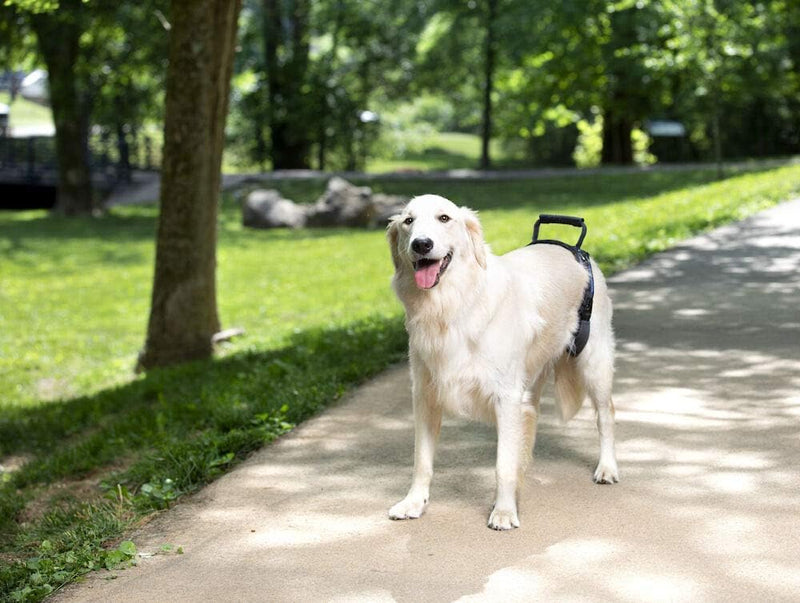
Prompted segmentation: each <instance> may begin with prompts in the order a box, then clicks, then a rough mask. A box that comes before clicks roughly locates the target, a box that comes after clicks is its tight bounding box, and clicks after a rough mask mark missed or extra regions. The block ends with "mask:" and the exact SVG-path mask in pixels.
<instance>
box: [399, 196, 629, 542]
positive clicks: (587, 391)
mask: <svg viewBox="0 0 800 603" xmlns="http://www.w3.org/2000/svg"><path fill="white" fill-rule="evenodd" d="M387 236H388V239H389V245H390V247H391V252H392V259H393V261H394V266H395V274H394V278H393V280H392V286H393V288H394V290H395V292H396V293H397V296H398V297H399V298H400V301H401V302H402V303H403V305H404V306H405V310H406V330H407V331H408V335H409V356H410V364H411V377H412V397H413V405H414V425H415V446H414V448H415V449H414V473H413V480H412V484H411V489H410V490H409V492H408V495H407V496H406V497H405V498H404V499H403V500H401V501H400V502H399V503H397V504H396V505H394V506H393V507H392V508H391V509H390V510H389V516H390V517H391V518H392V519H409V518H416V517H419V516H420V515H421V514H422V513H423V511H424V510H425V507H426V506H427V504H428V496H429V487H430V482H431V477H432V475H433V457H434V451H435V447H436V441H437V439H438V435H439V428H440V426H441V420H442V411H443V410H445V411H448V412H451V413H454V414H457V415H461V416H466V417H471V418H476V419H480V420H484V421H489V422H494V423H495V424H496V426H497V495H496V498H495V503H494V508H493V510H492V512H491V515H490V516H489V522H488V525H489V527H490V528H493V529H496V530H508V529H510V528H512V527H519V519H518V516H517V492H518V488H519V484H520V481H521V478H522V475H523V473H524V471H525V468H526V465H527V461H528V460H529V459H530V457H531V452H532V449H533V444H534V439H535V435H536V421H537V416H538V413H539V397H540V395H541V391H542V388H543V386H544V384H545V381H546V380H547V378H548V377H549V375H550V374H551V373H555V385H556V397H557V401H558V407H559V409H560V412H561V416H562V418H563V419H564V420H569V419H570V418H572V416H573V415H574V414H575V413H576V412H577V411H578V410H579V409H580V407H581V405H582V403H583V399H584V397H585V396H586V395H588V396H589V398H590V399H591V400H592V403H593V404H594V407H595V409H596V411H597V426H598V429H599V432H600V461H599V463H598V465H597V469H596V471H595V473H594V481H595V482H597V483H603V484H610V483H614V482H616V481H618V479H619V474H618V470H617V461H616V457H615V452H614V406H613V403H612V400H611V383H612V378H613V372H614V367H613V365H614V336H613V333H612V330H611V301H610V299H609V297H608V293H607V288H606V283H605V280H604V279H603V276H602V274H601V272H600V270H599V268H597V266H596V265H594V264H593V270H594V275H595V294H594V309H593V314H592V318H591V336H590V337H589V341H588V344H587V345H586V347H585V349H584V350H583V352H582V353H580V355H578V356H577V357H572V356H570V355H569V354H567V353H566V350H567V347H568V346H569V345H570V344H571V342H572V339H573V334H574V332H575V331H576V328H577V324H578V307H579V305H580V303H581V300H582V298H583V291H584V288H585V287H586V284H587V282H588V279H589V276H588V274H587V271H586V270H585V269H584V268H583V267H582V266H581V264H579V263H578V262H577V261H576V260H575V258H574V256H573V255H572V254H571V253H570V252H569V251H568V250H566V249H563V248H561V247H559V246H556V245H532V246H528V247H524V248H522V249H517V250H515V251H512V252H510V253H508V254H506V255H503V256H502V257H498V256H495V255H492V254H491V253H490V251H489V249H488V247H487V245H486V244H485V243H484V241H483V233H482V230H481V226H480V223H479V222H478V219H477V216H476V215H475V213H474V212H472V211H471V210H469V209H467V208H465V207H457V206H456V205H454V204H453V203H451V202H450V201H448V200H447V199H444V198H443V197H439V196H436V195H424V196H421V197H416V198H414V199H412V200H411V202H410V203H409V204H408V205H407V206H406V207H405V209H404V210H403V212H402V213H400V214H399V215H396V216H394V217H393V218H392V219H391V221H390V223H389V228H388V232H387Z"/></svg>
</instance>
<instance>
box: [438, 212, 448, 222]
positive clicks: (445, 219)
mask: <svg viewBox="0 0 800 603" xmlns="http://www.w3.org/2000/svg"><path fill="white" fill-rule="evenodd" d="M449 221H450V216H448V215H447V214H442V215H441V216H439V222H441V223H442V224H447V223H448V222H449Z"/></svg>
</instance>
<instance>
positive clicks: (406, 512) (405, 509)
mask: <svg viewBox="0 0 800 603" xmlns="http://www.w3.org/2000/svg"><path fill="white" fill-rule="evenodd" d="M427 506H428V499H427V498H417V497H411V496H406V497H405V498H404V499H403V500H401V501H400V502H399V503H397V504H396V505H394V506H393V507H392V508H391V509H389V518H390V519H417V518H418V517H419V516H420V515H422V513H423V512H424V511H425V507H427Z"/></svg>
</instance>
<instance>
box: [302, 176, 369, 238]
mask: <svg viewBox="0 0 800 603" xmlns="http://www.w3.org/2000/svg"><path fill="white" fill-rule="evenodd" d="M370 197H372V190H371V189H370V188H369V187H367V186H355V185H353V184H351V183H349V182H348V181H347V180H345V179H344V178H339V177H338V176H334V177H333V178H331V179H330V180H328V186H327V187H326V189H325V192H324V193H322V196H321V197H320V198H319V199H317V202H316V203H315V204H314V205H312V206H311V207H310V208H309V212H308V225H309V226H351V227H361V228H364V227H366V226H367V224H368V223H369V211H370Z"/></svg>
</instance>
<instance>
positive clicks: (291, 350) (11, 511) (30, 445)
mask: <svg viewBox="0 0 800 603" xmlns="http://www.w3.org/2000/svg"><path fill="white" fill-rule="evenodd" d="M405 354H406V336H405V331H404V329H403V326H402V321H401V320H400V319H399V318H385V317H376V318H372V319H366V320H363V321H360V322H357V323H354V324H351V325H348V326H346V327H340V328H332V329H316V330H309V331H305V332H302V333H298V334H296V335H294V336H293V337H292V338H291V340H290V341H289V343H288V345H287V346H285V347H283V348H280V349H275V350H267V351H264V352H248V353H242V354H237V355H235V356H231V357H229V358H224V359H221V360H212V361H206V362H195V363H190V364H187V365H182V366H178V367H175V368H167V369H161V370H156V371H153V372H151V373H148V374H147V375H146V376H145V377H143V378H141V379H138V380H136V381H134V382H132V383H130V384H128V385H125V386H122V387H118V388H114V389H110V390H106V391H103V392H100V393H97V394H95V395H92V396H88V397H81V398H76V399H73V400H67V401H64V402H61V403H58V404H43V405H40V406H37V407H34V408H23V409H6V410H3V412H2V415H0V446H2V448H0V454H2V456H7V455H28V456H30V458H31V459H32V460H30V461H29V462H28V463H27V464H25V465H24V466H23V467H22V468H21V469H20V470H19V471H17V472H16V473H14V474H12V475H11V476H10V478H11V479H10V480H8V481H6V482H5V483H3V484H2V488H0V506H2V507H3V508H2V509H0V511H2V513H0V516H2V517H4V518H6V519H11V518H13V517H14V515H15V514H16V512H18V511H19V509H20V508H21V505H24V499H25V497H24V496H18V493H19V492H18V490H23V489H25V488H29V487H32V486H35V485H37V484H48V483H52V482H55V481H58V480H63V479H72V478H80V477H82V476H85V475H87V474H89V473H91V472H94V471H96V470H98V469H101V468H103V467H109V466H112V465H114V464H115V463H118V462H120V461H121V460H122V459H126V458H127V459H129V458H131V456H134V457H135V458H136V459H137V460H136V461H134V462H133V463H132V464H131V465H130V466H129V467H128V468H126V469H125V470H124V471H123V473H122V474H120V475H118V476H117V477H116V478H115V479H117V480H118V481H119V482H120V483H123V484H124V485H126V487H128V488H129V489H131V491H134V490H135V489H137V488H138V487H139V486H141V484H142V483H144V482H146V481H152V480H153V479H156V480H159V479H167V478H169V479H172V480H174V483H175V484H176V488H178V489H179V490H180V491H189V490H192V489H194V488H196V487H198V486H199V485H200V484H202V483H203V482H204V481H206V480H207V479H209V478H210V477H213V475H215V474H216V473H217V472H218V471H219V465H218V464H217V465H214V459H219V458H225V457H226V455H230V459H229V460H232V459H233V458H236V457H241V456H243V455H245V454H246V453H248V452H250V451H251V450H253V449H255V448H258V447H259V446H261V445H262V444H264V443H265V442H267V441H269V440H270V439H272V438H274V437H275V435H278V434H279V433H280V432H281V430H282V428H281V425H284V426H285V424H296V423H299V422H300V421H303V420H304V419H306V418H308V417H309V416H311V415H312V414H314V413H316V412H317V411H319V410H320V409H322V408H324V407H326V406H327V405H329V404H331V403H333V402H335V401H336V400H338V399H339V398H340V397H341V396H342V394H343V393H344V392H346V391H347V390H348V389H350V388H351V387H353V386H354V385H357V384H359V383H360V382H362V381H363V380H365V379H367V378H369V377H371V376H372V375H374V374H376V373H378V372H380V371H381V370H383V369H384V368H386V367H387V366H388V365H390V364H392V363H395V362H398V361H400V360H402V359H403V358H404V357H405ZM198 455H199V456H198ZM195 457H197V458H195ZM200 457H202V458H200ZM203 459H205V461H204V460H203ZM227 462H228V461H226V463H227ZM187 467H188V468H190V470H187ZM214 467H217V471H212V469H213V468H214ZM176 472H178V473H181V472H182V475H177V474H176ZM6 527H8V526H6ZM3 531H6V530H3Z"/></svg>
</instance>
